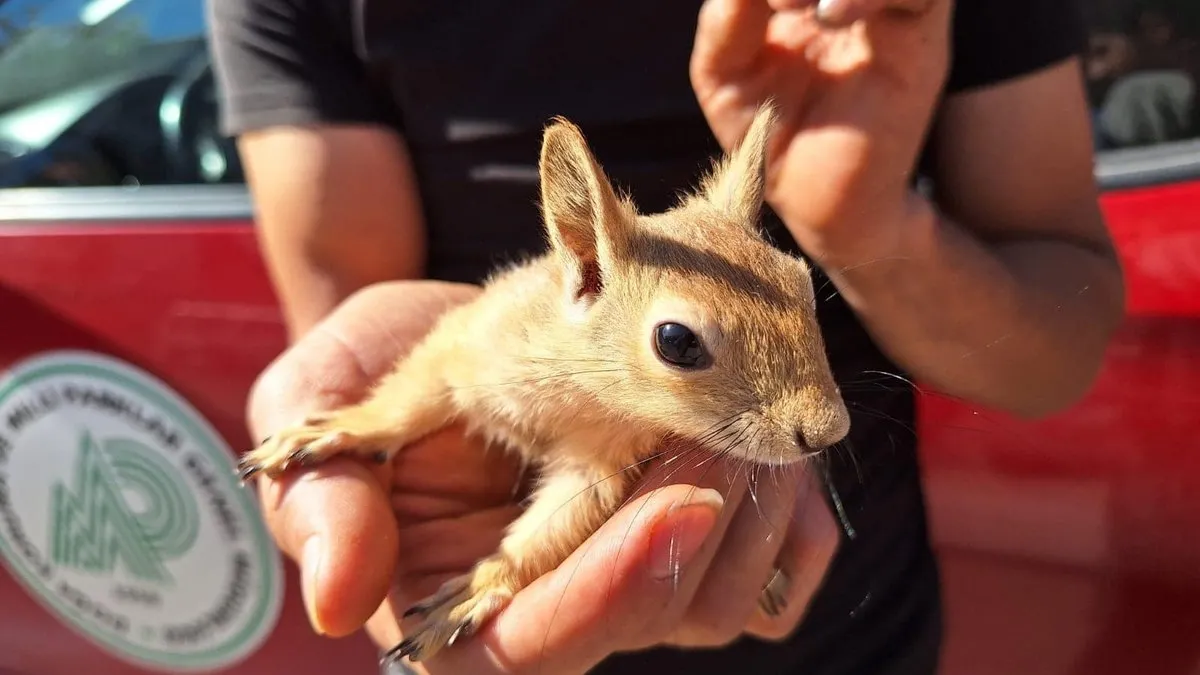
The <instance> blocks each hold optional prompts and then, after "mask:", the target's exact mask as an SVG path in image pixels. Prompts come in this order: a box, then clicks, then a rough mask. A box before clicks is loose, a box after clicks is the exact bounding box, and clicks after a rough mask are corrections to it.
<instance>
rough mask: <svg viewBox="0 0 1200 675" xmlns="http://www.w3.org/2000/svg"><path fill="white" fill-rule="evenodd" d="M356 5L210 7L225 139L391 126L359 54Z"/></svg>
mask: <svg viewBox="0 0 1200 675" xmlns="http://www.w3.org/2000/svg"><path fill="white" fill-rule="evenodd" d="M352 5H353V3H349V2H338V3H321V2H319V1H318V0H207V12H208V31H209V51H210V54H211V55H212V59H213V74H214V78H215V82H216V86H217V89H218V93H219V95H220V99H221V103H220V123H221V131H222V133H224V134H226V135H228V136H237V135H238V134H241V133H244V132H246V131H250V130H254V129H259V128H263V127H268V126H275V125H285V124H286V125H305V124H317V123H337V124H344V123H349V124H383V123H391V122H392V121H393V120H392V119H391V118H390V116H389V115H388V114H387V107H386V104H385V102H384V101H382V100H381V99H379V98H378V97H377V96H376V95H375V94H374V92H373V88H372V86H371V83H370V82H369V78H368V76H367V72H366V68H365V67H364V65H363V64H362V62H361V61H360V60H359V59H358V57H357V54H356V52H355V49H354V41H353V30H352V26H353V23H352V19H351V16H350V10H349V8H350V7H351V6H352ZM338 8H340V10H339V9H338Z"/></svg>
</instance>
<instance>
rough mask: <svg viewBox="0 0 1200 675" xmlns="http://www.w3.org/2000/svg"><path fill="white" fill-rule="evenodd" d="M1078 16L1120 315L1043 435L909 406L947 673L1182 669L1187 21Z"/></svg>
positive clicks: (1194, 446) (1002, 422)
mask: <svg viewBox="0 0 1200 675" xmlns="http://www.w3.org/2000/svg"><path fill="white" fill-rule="evenodd" d="M1085 4H1086V6H1087V7H1086V8H1087V9H1088V14H1089V23H1090V47H1089V53H1088V55H1087V58H1086V59H1085V68H1086V72H1087V76H1088V86H1089V92H1090V95H1091V97H1092V106H1093V111H1094V126H1095V131H1096V134H1095V135H1096V142H1097V149H1098V161H1097V167H1096V171H1097V176H1098V178H1099V182H1100V185H1101V188H1102V191H1103V192H1102V195H1101V200H1102V205H1103V209H1104V213H1105V216H1106V218H1107V220H1108V225H1109V227H1110V229H1111V231H1112V234H1113V236H1114V238H1115V240H1116V243H1117V247H1118V250H1119V254H1120V258H1121V263H1122V265H1123V267H1124V270H1125V274H1126V280H1127V284H1128V298H1127V312H1126V318H1125V321H1124V323H1123V325H1122V326H1121V328H1120V331H1119V333H1118V335H1117V337H1116V339H1115V342H1114V343H1113V345H1112V347H1111V349H1110V350H1109V351H1108V355H1107V358H1106V361H1105V364H1104V368H1103V372H1102V373H1101V375H1100V377H1099V379H1098V381H1097V382H1096V383H1095V386H1094V388H1093V389H1092V391H1091V393H1090V394H1089V395H1088V396H1086V397H1085V398H1084V400H1082V401H1081V402H1080V403H1079V404H1078V405H1076V406H1073V407H1072V408H1071V409H1070V410H1067V411H1065V412H1063V413H1061V414H1058V415H1054V416H1052V417H1050V418H1049V419H1045V420H1042V421H1039V422H1036V423H1030V422H1021V421H1018V420H1015V419H1012V418H1010V417H1007V416H1004V415H1001V414H998V413H996V412H995V411H990V410H985V409H983V408H980V407H978V406H973V405H966V404H963V403H960V402H955V401H950V400H947V399H946V398H945V397H940V396H938V395H936V394H932V393H930V394H927V395H926V396H924V397H923V398H922V401H921V405H920V410H921V413H920V424H919V427H918V433H919V434H920V439H921V447H922V450H921V451H922V457H923V461H924V466H925V474H926V479H927V485H928V499H929V506H930V511H931V514H930V518H931V520H932V525H933V530H934V533H935V539H936V542H937V547H938V552H939V556H940V559H941V561H942V568H943V578H944V580H945V588H946V607H947V629H946V630H947V647H946V659H945V672H947V673H953V674H959V673H964V674H965V673H971V674H973V675H991V674H996V675H999V674H1001V673H1004V674H1009V673H1022V674H1023V675H1067V674H1072V675H1075V674H1078V675H1083V674H1085V673H1086V674H1088V675H1108V674H1112V675H1116V674H1118V673H1122V674H1124V673H1139V672H1153V673H1156V675H1177V674H1178V675H1183V674H1185V673H1197V672H1200V642H1198V641H1197V640H1196V637H1195V636H1196V635H1197V632H1198V631H1200V539H1197V538H1196V537H1195V536H1193V535H1192V534H1191V533H1193V532H1196V531H1197V530H1198V528H1200V500H1197V499H1196V497H1195V495H1197V494H1200V440H1198V438H1200V395H1197V393H1196V389H1195V382H1196V380H1197V376H1198V375H1200V139H1198V137H1200V109H1198V106H1197V102H1198V100H1200V99H1198V98H1197V96H1196V84H1197V82H1196V77H1197V73H1200V51H1198V50H1197V48H1196V45H1197V42H1196V40H1197V37H1198V36H1200V5H1197V4H1196V3H1193V2H1178V3H1172V2H1159V3H1140V2H1138V3H1135V2H1130V1H1129V0H1111V1H1105V0H1089V1H1088V2H1087V3H1085ZM1086 290H1087V289H1080V292H1081V293H1085V292H1086ZM1081 330H1082V328H1081ZM1002 337H1003V336H997V339H1002Z"/></svg>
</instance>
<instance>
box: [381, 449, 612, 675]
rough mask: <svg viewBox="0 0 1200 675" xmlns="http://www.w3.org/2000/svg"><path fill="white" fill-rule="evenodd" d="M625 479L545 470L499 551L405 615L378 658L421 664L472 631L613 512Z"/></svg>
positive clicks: (577, 469) (581, 469)
mask: <svg viewBox="0 0 1200 675" xmlns="http://www.w3.org/2000/svg"><path fill="white" fill-rule="evenodd" d="M632 478H633V477H632V476H630V475H628V472H623V471H617V472H612V471H600V470H597V469H595V468H591V467H585V466H582V465H569V466H563V465H552V467H551V469H550V471H548V472H546V473H544V474H543V479H542V481H541V484H540V486H539V487H538V488H537V490H536V491H535V492H534V494H533V497H532V500H531V503H530V505H529V508H528V509H527V510H526V511H525V512H524V513H523V514H522V515H521V516H520V517H519V518H517V520H515V521H514V522H513V523H512V525H510V526H509V529H508V534H507V536H506V537H505V538H504V540H503V541H502V542H501V544H500V548H499V550H498V551H497V552H496V553H495V554H493V555H491V556H489V557H487V558H485V559H483V560H481V561H480V562H479V563H477V564H476V565H475V567H474V568H473V569H472V570H471V571H470V572H469V573H467V574H465V575H462V576H460V577H457V578H455V579H451V580H450V581H448V582H446V583H445V584H444V585H443V586H442V587H441V589H439V590H438V591H437V592H436V593H434V594H433V595H432V596H430V597H429V598H426V599H425V600H423V601H422V602H419V603H417V604H416V605H414V606H413V607H412V608H410V609H409V610H408V611H407V612H406V613H405V616H406V617H408V616H419V617H421V619H422V621H421V623H420V625H418V626H417V627H416V628H415V629H414V630H412V631H406V632H407V633H408V638H407V639H406V640H404V641H403V642H401V643H400V644H398V645H396V646H395V647H393V648H392V650H391V651H389V652H388V654H387V655H386V656H385V657H384V658H385V660H386V661H395V660H399V659H402V658H404V657H405V656H407V657H409V659H410V660H412V661H417V660H424V659H428V658H429V657H431V656H433V655H434V654H435V653H437V652H438V651H440V650H441V649H442V648H443V647H446V646H448V645H451V644H453V643H454V642H455V641H456V640H460V639H464V638H466V637H468V636H470V635H471V634H472V633H474V632H475V631H477V630H478V629H479V627H480V626H482V625H483V624H484V623H486V622H487V621H488V620H490V619H491V618H493V617H494V616H496V615H497V614H499V613H500V611H501V610H503V609H504V608H505V607H506V606H508V603H509V601H510V600H511V599H512V597H513V596H514V595H515V594H516V593H517V592H518V591H520V590H521V589H522V588H524V587H525V586H527V585H529V584H530V583H532V582H533V581H534V580H536V579H537V578H538V577H540V576H542V575H543V574H545V573H547V572H549V571H551V570H553V569H554V568H556V567H557V566H559V565H560V564H562V562H563V561H564V560H566V559H567V557H568V556H570V555H571V553H572V552H574V551H575V549H577V548H578V547H579V546H580V545H581V544H583V543H584V542H585V541H586V540H587V538H588V537H589V536H591V535H592V533H593V532H595V531H596V530H597V529H598V528H599V527H600V526H601V525H602V524H603V523H604V521H605V520H607V519H608V518H609V517H610V516H611V515H612V514H613V513H614V512H615V511H616V510H617V508H619V507H620V505H621V504H622V502H623V500H624V499H625V497H626V495H627V492H628V489H629V486H630V485H631V482H632Z"/></svg>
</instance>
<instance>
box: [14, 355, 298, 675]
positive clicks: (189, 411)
mask: <svg viewBox="0 0 1200 675" xmlns="http://www.w3.org/2000/svg"><path fill="white" fill-rule="evenodd" d="M48 366H83V367H91V368H99V369H103V370H108V371H112V372H114V373H115V374H117V375H120V376H123V377H125V378H127V379H129V380H132V381H134V382H136V383H138V384H139V385H141V386H143V387H145V388H146V389H148V390H150V391H152V392H154V393H156V394H158V395H159V396H161V397H162V398H163V399H164V400H166V401H167V402H168V403H169V404H171V405H173V406H175V408H176V410H175V411H168V412H176V413H177V414H178V416H179V417H182V418H183V419H184V420H186V421H190V422H191V423H192V424H193V425H195V427H196V428H197V430H198V431H199V432H200V433H201V434H202V435H203V436H204V438H202V439H200V441H201V443H200V445H201V446H205V445H207V447H202V450H203V451H204V454H205V455H209V456H210V458H211V459H212V460H214V461H216V462H218V464H220V463H224V465H225V466H226V467H228V469H229V471H228V473H227V474H226V475H227V479H226V480H227V481H228V485H229V487H231V488H232V491H233V493H234V494H236V495H237V498H236V501H237V503H239V504H240V505H241V506H242V508H243V512H244V514H245V515H246V516H247V520H248V521H249V523H250V528H251V533H250V537H251V539H252V540H253V541H255V543H256V545H257V547H258V549H259V553H260V555H258V556H257V559H258V560H259V561H260V562H261V563H265V567H264V568H263V575H264V577H266V576H269V577H270V579H268V580H267V581H268V583H269V588H267V589H266V591H265V593H266V595H267V598H266V606H265V607H264V608H263V609H262V610H261V621H260V622H259V624H258V625H257V626H250V625H249V624H248V625H247V628H248V629H249V630H248V635H247V636H246V638H245V639H243V640H242V641H241V643H240V644H239V645H238V647H237V648H236V649H233V650H229V651H225V652H222V653H221V654H219V655H218V656H217V657H216V658H213V657H209V658H202V659H201V660H199V661H198V662H197V657H196V656H187V657H184V658H185V659H187V660H186V661H184V662H178V663H167V662H165V660H158V659H146V658H142V657H140V656H139V655H137V654H133V653H131V652H130V651H129V650H128V648H127V645H125V644H124V643H123V642H121V641H118V640H114V639H111V638H106V637H104V636H102V635H101V634H98V633H97V634H93V633H92V632H90V631H89V630H88V629H87V628H86V627H85V626H86V625H87V624H86V620H85V621H80V620H78V619H77V618H76V617H75V616H74V615H73V614H72V613H71V612H70V611H67V610H65V609H63V608H62V607H60V606H59V604H58V602H57V601H56V600H54V599H52V598H50V597H49V596H47V595H45V591H44V589H43V586H42V585H40V584H39V583H37V582H33V581H31V580H30V578H29V576H28V574H29V573H28V572H27V571H26V570H25V569H24V568H23V567H22V566H21V565H20V564H19V563H16V562H13V561H10V560H9V555H8V547H9V546H10V544H9V542H8V541H7V539H6V538H4V537H0V562H2V563H3V565H4V567H5V568H6V569H8V571H9V573H10V576H11V577H12V578H13V579H14V580H16V581H18V582H19V583H20V584H21V586H23V587H24V588H25V589H26V591H27V592H28V593H29V595H31V596H32V597H33V598H34V599H35V600H36V601H37V602H38V604H40V605H41V606H42V607H43V608H44V609H46V611H47V612H48V613H49V614H51V615H52V616H54V617H56V618H57V619H58V620H59V622H60V623H62V624H63V625H65V626H67V627H68V628H69V629H70V630H71V632H73V633H75V634H76V635H79V636H80V637H83V638H84V639H86V640H87V641H88V642H90V643H92V644H94V645H96V646H97V647H99V648H100V649H102V650H103V651H104V652H105V653H107V654H111V655H113V656H114V657H116V658H118V659H120V660H122V661H124V662H126V663H129V664H131V665H135V666H137V667H139V668H146V669H150V670H155V671H159V672H164V673H180V672H187V673H202V672H210V671H215V670H225V669H228V668H230V667H231V666H234V665H236V664H238V663H240V662H242V661H244V660H245V659H246V658H248V657H249V656H250V655H252V654H253V653H255V652H256V651H258V650H259V649H260V648H261V647H262V646H263V644H265V643H266V641H267V639H268V638H269V637H270V635H271V633H272V632H273V631H274V630H275V627H276V625H277V624H278V622H279V617H280V614H281V612H282V609H283V600H284V597H283V596H284V593H283V591H284V586H283V582H284V569H283V562H282V557H281V555H280V553H279V549H278V548H277V547H276V546H275V544H274V541H273V540H272V539H271V537H270V534H269V533H268V531H267V528H266V524H265V523H264V522H263V520H262V512H261V511H260V510H259V508H258V502H257V501H256V500H253V499H250V498H249V497H248V496H247V493H246V491H245V489H244V488H243V487H242V486H241V485H240V484H239V483H238V482H237V481H236V480H235V478H236V476H235V470H236V463H235V462H234V460H233V451H232V449H231V448H230V446H229V444H228V443H226V442H225V439H224V438H222V436H221V434H220V433H218V432H217V430H216V428H215V427H213V426H212V424H211V423H209V421H208V419H206V418H205V417H204V416H203V415H201V414H200V412H199V411H198V410H196V408H195V407H194V406H192V405H191V404H190V403H189V402H188V401H187V400H186V399H184V398H183V397H182V396H180V395H179V394H178V393H176V392H175V390H174V389H172V388H171V387H169V386H167V384H166V383H165V382H163V381H161V380H159V379H158V378H156V377H154V376H153V375H151V374H150V373H149V372H147V371H145V370H143V369H141V368H139V367H137V366H135V365H133V364H131V363H128V362H126V361H122V360H120V359H116V358H113V357H111V356H108V355H106V354H100V353H97V352H89V351H83V350H69V349H64V350H55V351H48V352H39V353H37V354H35V355H33V356H30V357H27V358H25V359H22V360H20V361H17V362H15V363H13V364H12V365H11V366H9V367H8V368H7V369H5V370H4V371H3V372H0V393H3V392H4V390H6V389H8V388H9V387H10V386H12V385H14V384H15V383H16V382H17V381H19V380H20V379H21V378H22V377H25V376H27V375H28V374H29V373H30V372H32V371H36V370H40V369H43V368H46V367H48ZM210 449H211V450H215V451H217V452H215V453H213V452H210ZM216 454H219V455H221V456H220V457H216V456H212V455H216ZM260 593H261V592H260Z"/></svg>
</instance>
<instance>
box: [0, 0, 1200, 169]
mask: <svg viewBox="0 0 1200 675" xmlns="http://www.w3.org/2000/svg"><path fill="white" fill-rule="evenodd" d="M203 2H204V0H0V188H4V187H56V186H57V187H61V186H117V185H187V184H220V183H243V182H244V178H243V175H242V171H241V166H240V163H239V162H238V157H237V152H236V150H235V146H234V145H233V143H232V141H231V140H230V139H228V138H225V137H223V136H222V135H221V134H220V132H219V130H218V127H217V106H218V105H219V102H218V101H217V98H216V92H215V89H214V83H213V79H212V71H211V68H210V63H209V57H208V53H207V50H206V46H205V43H204V39H205V18H204V5H203ZM1083 4H1084V7H1085V9H1086V11H1087V15H1088V16H1087V18H1088V26H1089V49H1088V53H1087V54H1086V56H1085V59H1084V62H1085V63H1084V67H1085V72H1086V77H1087V85H1088V96H1089V99H1090V107H1091V110H1092V116H1093V128H1094V136H1095V142H1096V148H1097V149H1098V150H1099V151H1101V152H1102V154H1103V153H1104V151H1110V150H1120V149H1128V148H1145V147H1149V146H1161V145H1164V144H1169V143H1173V142H1179V141H1185V140H1189V139H1196V138H1200V104H1198V101H1200V96H1198V95H1197V86H1198V83H1200V0H1084V3H1083Z"/></svg>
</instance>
